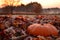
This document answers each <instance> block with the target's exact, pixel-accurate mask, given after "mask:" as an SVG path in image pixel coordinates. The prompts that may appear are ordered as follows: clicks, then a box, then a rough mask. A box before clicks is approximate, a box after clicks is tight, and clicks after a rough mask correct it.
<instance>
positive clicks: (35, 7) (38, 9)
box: [27, 2, 42, 14]
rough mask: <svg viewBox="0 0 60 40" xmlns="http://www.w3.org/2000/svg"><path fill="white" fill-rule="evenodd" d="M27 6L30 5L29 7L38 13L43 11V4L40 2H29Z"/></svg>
mask: <svg viewBox="0 0 60 40" xmlns="http://www.w3.org/2000/svg"><path fill="white" fill-rule="evenodd" d="M27 6H28V8H29V7H30V9H31V10H32V12H35V13H37V14H39V13H41V12H42V6H41V4H39V3H37V2H31V3H29V4H27Z"/></svg>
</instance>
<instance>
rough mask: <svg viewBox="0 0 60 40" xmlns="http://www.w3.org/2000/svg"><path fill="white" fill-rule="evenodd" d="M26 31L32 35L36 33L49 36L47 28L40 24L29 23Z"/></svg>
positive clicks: (36, 34)
mask: <svg viewBox="0 0 60 40" xmlns="http://www.w3.org/2000/svg"><path fill="white" fill-rule="evenodd" d="M27 32H28V33H29V34H31V35H34V36H38V35H41V36H49V35H50V32H49V30H48V29H47V28H46V27H44V26H42V25H41V24H33V25H30V26H29V27H28V29H27Z"/></svg>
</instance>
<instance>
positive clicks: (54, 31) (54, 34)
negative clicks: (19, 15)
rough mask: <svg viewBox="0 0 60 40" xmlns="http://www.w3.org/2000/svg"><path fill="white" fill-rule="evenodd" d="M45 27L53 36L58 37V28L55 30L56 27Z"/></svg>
mask: <svg viewBox="0 0 60 40" xmlns="http://www.w3.org/2000/svg"><path fill="white" fill-rule="evenodd" d="M44 27H46V28H48V29H49V31H50V33H51V35H53V36H57V35H58V30H57V28H55V26H53V25H51V24H44Z"/></svg>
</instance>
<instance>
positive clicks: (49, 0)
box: [0, 0, 60, 8]
mask: <svg viewBox="0 0 60 40" xmlns="http://www.w3.org/2000/svg"><path fill="white" fill-rule="evenodd" d="M30 2H38V3H40V4H41V5H42V7H43V8H52V7H59V8H60V0H20V2H19V3H18V4H21V3H23V4H25V5H26V4H28V3H30ZM3 3H4V2H3V0H0V7H2V6H1V5H2V4H3ZM15 4H16V3H15Z"/></svg>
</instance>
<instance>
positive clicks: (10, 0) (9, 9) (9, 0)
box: [3, 0, 20, 14]
mask: <svg viewBox="0 0 60 40" xmlns="http://www.w3.org/2000/svg"><path fill="white" fill-rule="evenodd" d="M19 2H20V0H4V3H5V4H6V5H7V6H6V7H4V8H3V11H5V12H6V13H11V14H13V9H14V6H17V4H18V3H19Z"/></svg>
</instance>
